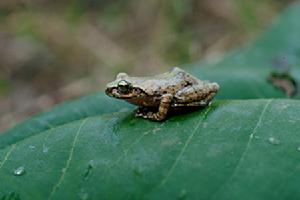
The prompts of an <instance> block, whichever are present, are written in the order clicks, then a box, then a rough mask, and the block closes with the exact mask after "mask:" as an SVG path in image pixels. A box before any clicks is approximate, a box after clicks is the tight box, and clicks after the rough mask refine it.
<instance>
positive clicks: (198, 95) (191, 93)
mask: <svg viewBox="0 0 300 200" xmlns="http://www.w3.org/2000/svg"><path fill="white" fill-rule="evenodd" d="M218 89H219V85H218V84H216V83H215V84H214V83H205V82H204V83H203V84H197V85H191V86H188V87H185V88H183V89H181V90H179V91H178V92H177V93H176V94H175V99H176V103H175V104H174V106H177V105H178V106H182V105H184V106H206V105H208V104H209V102H210V101H211V100H212V99H213V97H214V96H215V95H216V93H217V91H218Z"/></svg>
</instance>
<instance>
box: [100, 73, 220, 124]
mask: <svg viewBox="0 0 300 200" xmlns="http://www.w3.org/2000/svg"><path fill="white" fill-rule="evenodd" d="M218 90H219V85H218V84H217V83H210V82H209V81H202V80H199V79H197V78H196V77H194V76H192V75H191V74H189V73H187V72H185V71H184V70H182V69H180V68H178V67H174V68H173V70H171V71H170V72H166V73H163V74H159V75H155V76H149V77H131V76H128V75H127V74H126V73H119V74H118V75H117V78H116V80H115V81H113V82H111V83H108V84H107V87H106V90H105V92H106V94H107V95H108V96H110V97H114V98H117V99H123V100H126V101H128V102H130V103H132V104H135V105H137V106H139V107H138V109H136V111H135V116H136V117H142V118H146V119H150V120H154V121H162V120H164V119H165V118H166V116H167V114H168V111H169V110H171V109H173V108H174V109H175V108H179V109H185V108H187V107H204V106H207V105H209V103H210V102H211V100H212V99H213V97H214V96H215V95H216V93H217V92H218Z"/></svg>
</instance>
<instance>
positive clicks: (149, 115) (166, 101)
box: [136, 94, 173, 121]
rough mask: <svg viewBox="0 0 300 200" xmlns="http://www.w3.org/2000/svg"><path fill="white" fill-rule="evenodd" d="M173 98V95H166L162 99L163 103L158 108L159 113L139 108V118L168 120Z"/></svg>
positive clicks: (137, 113)
mask: <svg viewBox="0 0 300 200" xmlns="http://www.w3.org/2000/svg"><path fill="white" fill-rule="evenodd" d="M172 99H173V96H172V95H171V94H164V95H163V96H162V97H161V101H160V104H159V107H158V111H157V112H152V111H146V110H147V107H146V108H138V112H136V116H137V117H143V118H145V119H151V120H154V121H162V120H164V119H165V118H166V116H167V114H168V111H169V108H170V105H171V102H172Z"/></svg>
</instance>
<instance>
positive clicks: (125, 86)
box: [118, 80, 131, 93]
mask: <svg viewBox="0 0 300 200" xmlns="http://www.w3.org/2000/svg"><path fill="white" fill-rule="evenodd" d="M118 90H119V91H120V92H121V93H129V92H130V90H131V84H130V83H129V82H127V81H125V80H121V81H119V83H118Z"/></svg>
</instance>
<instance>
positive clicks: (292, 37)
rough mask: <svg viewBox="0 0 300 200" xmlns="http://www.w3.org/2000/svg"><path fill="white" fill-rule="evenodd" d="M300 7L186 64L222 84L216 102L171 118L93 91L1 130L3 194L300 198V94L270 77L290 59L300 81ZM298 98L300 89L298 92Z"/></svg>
mask: <svg viewBox="0 0 300 200" xmlns="http://www.w3.org/2000/svg"><path fill="white" fill-rule="evenodd" d="M299 17H300V4H299V3H298V4H294V5H293V6H291V7H290V8H289V9H288V10H287V11H286V12H284V13H283V15H282V16H281V17H280V18H279V19H278V21H277V22H276V23H275V24H274V26H273V27H271V28H270V29H269V31H267V32H266V33H265V34H264V36H263V37H262V38H261V39H259V40H258V41H257V42H255V43H253V44H252V45H250V46H248V47H245V48H244V49H242V50H239V51H236V52H232V53H231V54H229V55H227V56H226V57H225V58H224V59H222V60H221V61H218V62H214V63H208V64H193V65H191V66H189V67H188V68H187V70H189V71H190V72H192V73H193V74H196V75H197V76H198V77H200V78H202V79H209V80H213V81H217V82H218V83H220V85H221V90H220V93H219V94H218V96H217V98H218V99H250V98H251V99H253V100H218V101H216V102H215V103H213V104H212V105H211V106H210V107H208V108H206V109H204V110H202V111H197V112H194V113H190V114H186V115H180V116H176V117H172V118H170V119H168V120H167V121H166V122H164V123H156V122H150V121H147V120H142V119H136V118H134V117H133V115H132V112H131V110H132V107H131V106H130V105H129V104H126V103H124V102H121V101H117V100H113V99H111V98H108V97H105V96H104V95H103V94H102V93H99V94H94V95H91V96H87V97H84V98H81V99H79V100H75V101H72V102H69V103H65V104H62V105H60V106H57V107H55V108H54V109H52V110H50V111H48V112H45V113H42V114H39V115H37V116H35V117H33V118H31V119H29V120H27V121H25V122H23V123H21V124H19V125H17V126H16V127H14V128H12V129H10V130H8V131H7V132H6V133H4V134H2V135H1V136H0V199H1V198H2V199H141V198H145V199H164V198H168V199H176V198H179V199H183V198H192V199H299V198H300V192H299V189H298V186H299V184H300V178H299V177H298V171H299V164H298V157H299V155H300V148H299V145H300V135H299V134H297V130H299V128H300V127H299V126H300V125H298V124H299V120H300V117H299V114H298V113H299V111H300V105H299V104H300V102H299V101H298V100H283V99H281V100H280V99H278V100H276V99H256V100H255V98H269V97H271V98H278V97H284V96H285V95H284V94H283V93H282V92H281V91H279V90H277V89H275V88H274V87H273V86H272V85H271V84H270V83H268V82H267V80H266V79H267V77H268V75H269V74H270V73H271V71H272V68H271V66H272V60H273V59H276V58H277V57H278V56H282V55H283V56H286V57H287V59H288V61H289V63H290V65H291V66H292V67H293V68H292V71H291V75H292V76H293V77H294V78H295V79H296V80H300V73H299V70H300V69H299V67H298V66H299V65H300V37H299V35H300V23H298V19H299ZM298 97H299V95H298V96H296V97H295V98H296V99H297V98H298Z"/></svg>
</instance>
